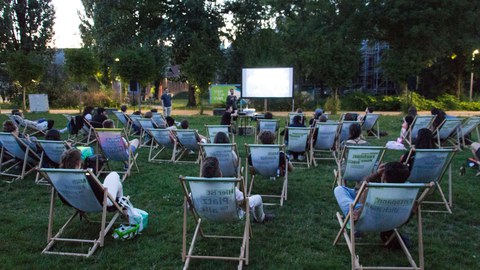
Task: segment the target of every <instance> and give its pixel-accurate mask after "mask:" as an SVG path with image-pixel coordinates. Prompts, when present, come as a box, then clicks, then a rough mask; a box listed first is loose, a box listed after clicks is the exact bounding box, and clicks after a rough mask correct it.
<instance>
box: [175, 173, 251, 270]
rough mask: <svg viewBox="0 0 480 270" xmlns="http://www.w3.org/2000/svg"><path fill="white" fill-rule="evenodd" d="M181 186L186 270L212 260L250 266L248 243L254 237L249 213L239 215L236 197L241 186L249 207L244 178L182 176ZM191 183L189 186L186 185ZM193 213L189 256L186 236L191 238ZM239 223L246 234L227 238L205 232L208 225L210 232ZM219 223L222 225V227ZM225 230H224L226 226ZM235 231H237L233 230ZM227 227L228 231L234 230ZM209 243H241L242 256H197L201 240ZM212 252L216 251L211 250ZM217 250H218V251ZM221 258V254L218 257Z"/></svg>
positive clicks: (245, 209)
mask: <svg viewBox="0 0 480 270" xmlns="http://www.w3.org/2000/svg"><path fill="white" fill-rule="evenodd" d="M179 178H180V184H181V185H182V190H183V194H184V208H183V237H182V260H183V261H184V262H185V264H184V266H183V269H184V270H186V269H188V266H189V264H190V261H191V260H192V259H210V260H229V261H238V269H242V268H243V264H245V265H248V263H249V241H250V237H251V226H250V209H249V207H244V208H242V209H243V211H239V202H238V201H237V200H236V197H235V187H236V186H237V185H238V184H239V185H240V190H241V191H242V192H243V198H244V199H243V200H244V203H243V204H242V205H249V204H248V197H247V196H246V190H245V184H244V181H243V179H242V178H223V177H222V178H202V177H188V176H187V177H183V176H180V177H179ZM187 183H188V184H187ZM187 212H190V213H191V215H192V216H193V218H194V220H195V231H194V233H193V237H192V240H191V243H190V247H189V249H188V253H187V234H188V230H187V229H188V226H187V221H188V216H187V215H188V214H187ZM232 222H240V223H241V224H242V225H243V226H242V230H243V232H242V233H241V234H240V233H237V234H231V233H229V234H228V235H209V234H206V232H205V227H203V226H202V225H204V223H207V224H206V225H210V226H208V228H209V229H211V228H212V227H213V226H214V225H217V226H215V227H219V226H218V225H221V224H224V223H232ZM219 223H220V224H219ZM224 227H225V226H224ZM233 229H234V228H233ZM233 229H232V227H230V226H229V227H228V230H233ZM199 235H200V236H201V237H202V238H206V239H209V238H211V239H214V242H218V241H219V239H229V240H232V239H237V240H240V241H241V246H240V254H239V255H237V256H228V257H227V256H223V254H222V255H194V247H195V244H196V242H197V238H198V236H199ZM212 250H213V249H212ZM216 250H218V249H216ZM217 254H218V253H217Z"/></svg>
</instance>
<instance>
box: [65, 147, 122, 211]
mask: <svg viewBox="0 0 480 270" xmlns="http://www.w3.org/2000/svg"><path fill="white" fill-rule="evenodd" d="M60 168H62V169H81V168H82V153H81V152H80V150H78V149H75V148H72V149H69V150H67V151H65V153H63V155H62V159H61V162H60ZM103 186H104V187H106V188H107V190H108V193H110V195H111V196H112V197H113V198H115V199H116V200H118V199H119V198H121V197H122V196H123V186H122V182H121V181H120V175H118V173H117V172H111V173H109V174H108V175H107V177H106V178H105V181H103ZM107 205H108V206H112V205H113V203H112V202H111V201H110V200H108V202H107Z"/></svg>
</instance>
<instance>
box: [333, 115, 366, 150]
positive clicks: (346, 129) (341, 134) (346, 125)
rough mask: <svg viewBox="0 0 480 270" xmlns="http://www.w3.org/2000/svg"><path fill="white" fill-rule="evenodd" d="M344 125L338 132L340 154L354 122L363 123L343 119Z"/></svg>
mask: <svg viewBox="0 0 480 270" xmlns="http://www.w3.org/2000/svg"><path fill="white" fill-rule="evenodd" d="M341 123H342V126H341V127H340V132H339V134H338V140H337V151H338V154H340V152H341V151H342V142H344V141H346V140H348V137H349V133H350V126H351V125H352V124H354V123H357V124H359V125H361V124H362V123H360V122H359V121H342V122H341Z"/></svg>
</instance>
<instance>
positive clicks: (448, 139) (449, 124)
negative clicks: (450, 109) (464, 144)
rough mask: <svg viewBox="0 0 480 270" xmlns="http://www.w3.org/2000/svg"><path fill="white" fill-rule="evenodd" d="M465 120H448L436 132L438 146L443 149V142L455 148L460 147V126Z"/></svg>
mask: <svg viewBox="0 0 480 270" xmlns="http://www.w3.org/2000/svg"><path fill="white" fill-rule="evenodd" d="M462 122H463V119H461V118H447V119H445V120H444V121H443V122H442V123H441V124H440V126H439V127H438V128H437V129H436V130H435V131H434V135H435V137H437V146H438V147H441V146H442V142H444V143H450V144H451V145H453V146H460V129H459V128H460V126H461V125H462Z"/></svg>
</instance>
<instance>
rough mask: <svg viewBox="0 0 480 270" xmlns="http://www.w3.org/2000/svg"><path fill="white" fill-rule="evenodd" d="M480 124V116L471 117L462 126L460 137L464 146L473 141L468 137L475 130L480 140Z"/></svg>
mask: <svg viewBox="0 0 480 270" xmlns="http://www.w3.org/2000/svg"><path fill="white" fill-rule="evenodd" d="M479 125H480V117H470V118H468V120H467V121H465V123H463V125H462V126H461V127H460V138H461V143H462V147H465V146H466V145H467V144H469V143H472V142H473V141H472V140H471V139H468V138H466V137H465V136H468V135H469V134H471V133H472V132H473V131H475V134H476V135H477V140H480V134H479V132H478V126H479Z"/></svg>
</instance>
